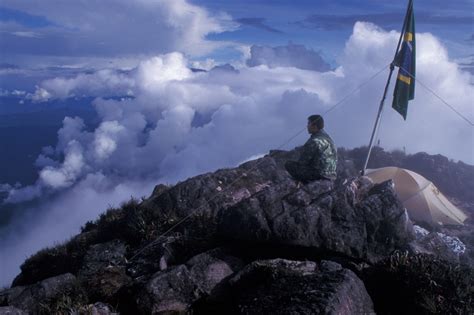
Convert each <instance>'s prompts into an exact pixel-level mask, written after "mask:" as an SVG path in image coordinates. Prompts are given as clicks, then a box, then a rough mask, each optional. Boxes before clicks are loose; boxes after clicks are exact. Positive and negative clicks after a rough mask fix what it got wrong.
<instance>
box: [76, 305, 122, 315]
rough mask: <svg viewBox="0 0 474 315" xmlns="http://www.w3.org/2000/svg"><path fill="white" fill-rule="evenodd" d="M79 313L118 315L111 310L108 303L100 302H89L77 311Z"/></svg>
mask: <svg viewBox="0 0 474 315" xmlns="http://www.w3.org/2000/svg"><path fill="white" fill-rule="evenodd" d="M78 313H79V314H87V315H118V313H116V312H113V311H112V310H111V307H110V305H107V304H105V303H102V302H97V303H94V304H89V305H87V306H85V307H83V308H81V309H80V310H79V311H78Z"/></svg>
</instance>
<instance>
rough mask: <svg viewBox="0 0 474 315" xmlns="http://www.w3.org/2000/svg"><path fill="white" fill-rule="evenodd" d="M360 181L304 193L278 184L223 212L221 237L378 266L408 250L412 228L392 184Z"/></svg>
mask: <svg viewBox="0 0 474 315" xmlns="http://www.w3.org/2000/svg"><path fill="white" fill-rule="evenodd" d="M361 181H362V180H361V179H354V180H352V181H347V182H346V183H345V184H344V185H341V186H339V187H337V188H336V189H334V188H333V184H332V183H331V182H329V181H325V180H322V181H315V182H312V183H310V184H308V185H303V186H301V187H299V186H297V185H296V184H295V183H294V182H293V181H283V182H278V183H274V184H273V185H272V186H271V187H268V188H267V189H264V190H262V191H260V192H258V193H256V194H254V195H252V196H251V197H249V198H246V199H244V200H242V201H241V202H239V203H237V204H236V205H234V206H232V207H229V208H227V209H222V210H221V212H220V217H219V230H218V232H219V234H220V235H221V236H222V237H225V238H227V239H231V240H234V241H243V242H254V243H255V242H260V243H269V244H272V245H275V244H281V245H291V246H299V247H304V248H309V249H313V250H314V251H317V252H333V253H337V254H342V255H345V256H347V257H351V258H356V259H363V260H367V261H369V262H373V261H376V260H378V259H380V258H382V257H384V256H386V255H388V254H390V253H391V252H392V251H393V250H395V249H398V248H402V247H405V246H407V244H408V243H409V241H410V240H412V239H413V228H412V225H411V223H410V221H409V220H408V217H407V215H406V212H405V209H404V208H403V206H402V205H401V203H400V201H399V200H398V199H397V197H396V195H395V192H394V190H393V185H392V183H391V182H385V183H383V184H380V185H375V186H373V187H371V188H370V189H368V188H367V184H363V183H361ZM368 185H371V184H368ZM360 190H363V191H364V193H362V194H361V193H360V192H359V191H360Z"/></svg>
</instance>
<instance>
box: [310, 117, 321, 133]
mask: <svg viewBox="0 0 474 315" xmlns="http://www.w3.org/2000/svg"><path fill="white" fill-rule="evenodd" d="M323 128H324V119H323V117H322V116H321V115H311V116H309V117H308V133H310V134H314V133H316V132H318V131H319V130H321V129H323Z"/></svg>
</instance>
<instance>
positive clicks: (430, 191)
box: [366, 167, 467, 225]
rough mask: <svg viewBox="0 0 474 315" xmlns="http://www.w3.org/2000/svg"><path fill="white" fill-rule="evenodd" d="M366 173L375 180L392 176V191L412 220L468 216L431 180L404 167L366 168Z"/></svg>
mask: <svg viewBox="0 0 474 315" xmlns="http://www.w3.org/2000/svg"><path fill="white" fill-rule="evenodd" d="M366 176H367V177H369V178H370V179H372V180H373V181H374V182H375V183H381V182H384V181H386V180H389V179H392V180H393V182H394V184H395V191H396V192H397V195H398V197H399V198H400V200H401V201H402V203H403V205H404V206H405V208H406V209H407V211H408V215H409V216H410V218H411V219H412V220H414V221H425V222H428V223H438V224H457V225H461V224H463V222H464V221H465V220H466V219H467V215H466V214H464V213H463V212H462V211H461V210H460V209H459V208H457V207H456V206H455V205H453V204H452V203H451V202H450V201H449V200H448V199H447V198H446V197H445V196H444V195H443V194H442V193H441V192H440V191H439V190H438V188H436V186H435V185H433V183H432V182H430V181H429V180H427V179H426V178H424V177H423V176H421V175H420V174H417V173H415V172H412V171H410V170H407V169H403V168H398V167H383V168H378V169H368V170H367V171H366Z"/></svg>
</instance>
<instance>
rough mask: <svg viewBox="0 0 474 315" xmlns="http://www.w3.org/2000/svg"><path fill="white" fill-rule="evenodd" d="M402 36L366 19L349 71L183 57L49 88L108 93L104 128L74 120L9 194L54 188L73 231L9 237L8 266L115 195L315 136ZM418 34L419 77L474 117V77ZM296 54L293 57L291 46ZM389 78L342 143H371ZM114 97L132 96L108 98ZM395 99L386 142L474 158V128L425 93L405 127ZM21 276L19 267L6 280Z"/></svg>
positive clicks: (351, 42)
mask: <svg viewBox="0 0 474 315" xmlns="http://www.w3.org/2000/svg"><path fill="white" fill-rule="evenodd" d="M398 36H399V34H398V33H396V32H385V31H383V30H381V29H379V28H377V27H376V26H375V25H373V24H369V23H359V22H358V23H356V24H355V26H354V30H353V34H352V35H351V37H350V38H349V39H348V41H347V43H346V47H345V50H344V54H343V55H342V57H341V59H340V60H339V62H340V66H339V67H338V68H337V69H335V70H329V71H324V70H325V69H324V68H323V69H321V68H316V69H314V70H318V71H313V70H305V69H301V68H302V67H301V66H300V65H301V63H300V62H301V61H300V59H302V58H303V59H304V58H306V56H307V53H308V51H307V50H296V52H295V53H294V54H292V55H291V56H289V57H288V58H287V60H286V62H285V64H280V65H278V66H275V62H279V60H280V59H279V57H274V56H272V57H268V58H265V59H262V61H261V62H260V63H259V65H258V66H255V67H246V66H241V67H240V68H238V69H234V68H232V67H219V68H214V69H212V70H210V71H208V72H192V71H190V70H189V64H190V63H191V61H190V60H188V59H187V58H186V57H185V56H184V55H183V54H182V53H177V52H175V53H170V54H163V55H159V56H156V57H153V58H148V59H145V60H143V61H142V62H141V63H140V64H139V65H138V67H136V68H134V69H132V70H130V71H128V72H114V71H97V72H94V73H91V74H84V75H77V76H76V77H73V78H69V79H65V78H56V79H53V80H47V81H44V82H43V83H41V84H40V85H39V88H38V89H43V90H44V91H45V93H47V94H48V95H49V96H48V97H50V98H64V97H71V96H74V95H89V96H90V95H93V96H97V98H96V99H95V101H94V103H93V105H94V106H95V109H96V111H97V113H98V115H99V117H100V120H101V122H100V124H99V125H98V126H97V128H95V129H93V130H88V129H87V128H85V126H84V123H83V122H82V120H81V119H80V118H66V119H65V120H64V123H63V127H62V128H61V129H60V130H59V131H58V142H57V145H56V147H55V148H53V149H52V150H45V152H44V153H43V154H42V156H41V157H40V160H41V165H42V169H41V170H40V172H39V180H38V182H37V183H36V184H35V185H33V186H29V187H24V188H16V189H13V190H11V191H10V195H9V199H8V200H9V201H10V202H19V201H24V200H28V199H31V198H33V197H36V196H44V195H45V194H47V193H53V192H54V193H55V195H54V196H55V197H52V198H53V201H52V202H51V203H50V204H49V205H48V206H49V207H50V208H51V209H57V212H55V211H56V210H54V211H53V210H52V212H50V213H52V214H51V216H50V217H48V218H55V220H59V222H61V223H60V224H64V226H65V227H67V228H65V229H64V230H61V231H58V233H55V234H54V235H50V236H51V237H50V236H48V237H45V238H44V239H41V240H39V239H36V240H35V242H34V244H33V245H34V246H33V245H32V243H31V242H32V240H31V239H34V238H35V237H34V235H36V233H37V231H41V229H46V226H47V224H50V222H48V219H45V220H46V221H45V222H42V223H41V222H40V223H39V224H38V226H37V227H36V228H35V229H32V231H31V232H26V233H24V234H23V235H22V236H21V237H20V238H19V239H16V240H15V241H13V240H12V239H11V238H9V243H8V244H9V249H8V250H9V251H10V252H11V257H12V258H9V257H6V258H5V259H7V258H8V259H7V260H8V263H7V265H8V266H10V267H11V268H13V267H14V266H17V265H18V263H19V262H20V261H21V259H20V258H19V257H23V258H24V256H25V255H27V254H28V253H32V252H33V251H34V250H36V249H38V248H40V247H41V246H44V245H47V244H51V243H52V242H53V241H54V240H55V241H59V240H61V239H62V238H64V237H67V236H69V235H70V234H71V233H73V232H74V231H78V229H79V226H80V225H82V224H83V223H84V219H85V218H93V217H94V215H96V214H97V213H99V212H100V211H103V210H104V204H106V203H107V202H106V199H107V198H110V200H112V201H111V202H118V201H120V200H123V199H127V198H128V197H129V196H130V195H131V194H134V195H136V194H140V196H141V195H143V194H147V193H149V192H150V189H151V187H152V186H153V184H155V183H158V182H164V183H175V182H176V181H179V180H183V179H185V178H187V177H189V176H193V175H197V174H200V173H203V172H208V171H212V170H215V169H217V168H222V167H231V166H235V165H237V164H238V163H239V162H241V161H244V160H246V159H248V158H249V157H251V156H255V155H258V154H261V153H265V152H268V150H270V149H274V148H277V147H279V146H280V145H281V144H283V143H284V142H285V140H286V139H289V138H290V137H291V136H293V135H294V134H296V133H297V132H299V131H300V130H302V129H304V127H305V122H306V117H307V116H308V115H310V114H313V113H324V112H325V111H327V110H328V109H330V108H331V107H332V106H333V105H334V104H336V103H337V102H338V101H339V100H340V99H342V98H343V97H344V96H346V95H348V94H349V92H350V91H353V90H354V89H356V88H357V87H358V86H359V85H360V84H362V83H367V82H366V80H367V78H369V77H370V76H372V75H373V74H374V73H375V72H377V71H379V70H380V69H383V68H384V67H386V66H387V65H388V63H389V62H390V60H391V58H392V57H393V53H394V49H395V46H396V43H397V40H398ZM417 36H418V37H417V45H418V46H417V52H418V69H417V71H418V72H417V75H418V78H419V80H421V81H422V82H424V83H425V84H426V85H427V86H430V87H431V88H432V89H433V90H435V91H436V92H437V93H438V94H439V95H440V96H441V97H443V98H444V99H445V100H446V101H448V102H449V103H451V104H452V105H453V106H455V107H456V108H457V109H458V110H459V111H462V112H464V113H465V114H466V115H468V116H469V118H471V119H473V118H474V117H473V116H474V115H473V113H472V101H471V100H472V98H473V91H474V90H473V86H472V85H471V84H470V83H469V82H470V80H471V78H472V76H471V75H470V74H469V73H467V72H463V71H461V70H460V69H459V67H458V66H457V65H456V64H455V63H453V62H452V61H450V59H449V57H448V55H447V52H446V50H445V49H444V47H443V46H442V44H441V43H440V42H439V41H438V40H437V39H436V38H435V37H433V36H432V35H430V34H417ZM286 49H288V51H291V50H292V48H291V45H290V46H288V47H287V48H286ZM298 51H299V52H301V55H298V54H297V52H298ZM272 58H275V59H272ZM387 74H388V71H385V72H383V73H382V74H381V75H380V76H378V77H376V78H375V79H373V80H372V81H370V82H368V83H367V84H366V85H364V87H362V88H361V90H360V91H357V92H356V93H354V94H351V96H350V98H349V100H348V101H347V102H346V103H344V104H343V105H341V106H340V107H338V108H336V109H335V110H333V111H332V112H330V113H329V114H328V115H327V116H326V117H325V120H326V126H327V127H326V129H327V131H328V132H329V134H331V135H332V136H333V138H334V139H335V142H336V143H337V145H338V146H346V147H354V146H359V145H364V144H367V142H368V140H369V136H370V132H371V129H372V125H373V121H374V118H375V114H376V110H377V107H378V102H379V100H380V97H381V94H382V90H383V86H384V84H385V80H386V77H387ZM114 92H115V94H116V96H124V95H129V97H127V96H125V97H123V98H120V99H118V98H104V97H101V96H111V95H112V94H114ZM390 102H391V96H389V97H388V100H387V108H386V109H385V113H384V118H383V121H382V126H381V132H380V135H379V138H380V140H381V144H382V145H383V146H385V147H388V148H402V147H406V149H407V151H408V152H417V151H428V152H430V153H441V154H444V155H447V156H449V157H452V158H456V159H462V160H464V161H466V162H469V163H473V162H474V156H473V152H472V148H471V147H470V146H469V145H466V143H472V141H473V132H472V127H470V126H468V125H467V124H465V123H463V122H462V121H460V120H459V118H458V117H457V116H455V115H454V114H453V113H452V112H451V111H450V110H448V109H446V108H445V107H444V105H442V104H441V103H440V102H439V100H437V99H436V98H434V97H433V96H432V95H431V94H430V93H429V92H427V91H426V90H424V89H423V88H422V87H421V86H418V87H417V91H416V97H415V100H414V101H412V102H410V105H409V112H408V120H407V121H406V122H404V121H403V119H402V118H401V117H400V116H399V115H398V114H397V113H396V112H395V111H393V110H391V109H390V108H389V107H390ZM305 138H306V135H304V134H302V135H301V136H300V137H298V138H297V139H296V140H295V141H294V142H293V143H291V144H289V145H287V146H286V147H285V148H286V149H289V148H292V147H294V146H296V145H300V144H302V143H303V141H304V140H305ZM84 192H88V193H90V194H92V195H94V196H95V197H93V198H92V197H91V202H90V204H88V206H87V207H88V208H87V209H88V212H87V214H85V215H81V214H79V213H80V212H81V211H83V210H82V209H83V207H79V206H77V204H80V203H81V201H79V200H80V196H81V194H83V193H84ZM64 209H67V210H64ZM61 211H63V212H61ZM18 229H19V230H21V229H20V228H18ZM33 232H34V233H33ZM16 237H17V236H15V238H16ZM12 244H13V245H12ZM0 245H1V246H4V245H5V244H0ZM13 246H14V247H13ZM3 248H5V247H3ZM2 251H3V249H2ZM11 259H14V261H12V260H11ZM2 260H3V257H2ZM12 266H13V267H12ZM13 273H14V271H13V269H11V270H9V271H8V275H7V276H6V277H5V278H4V279H2V282H5V281H6V280H5V279H11V277H12V275H13Z"/></svg>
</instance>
